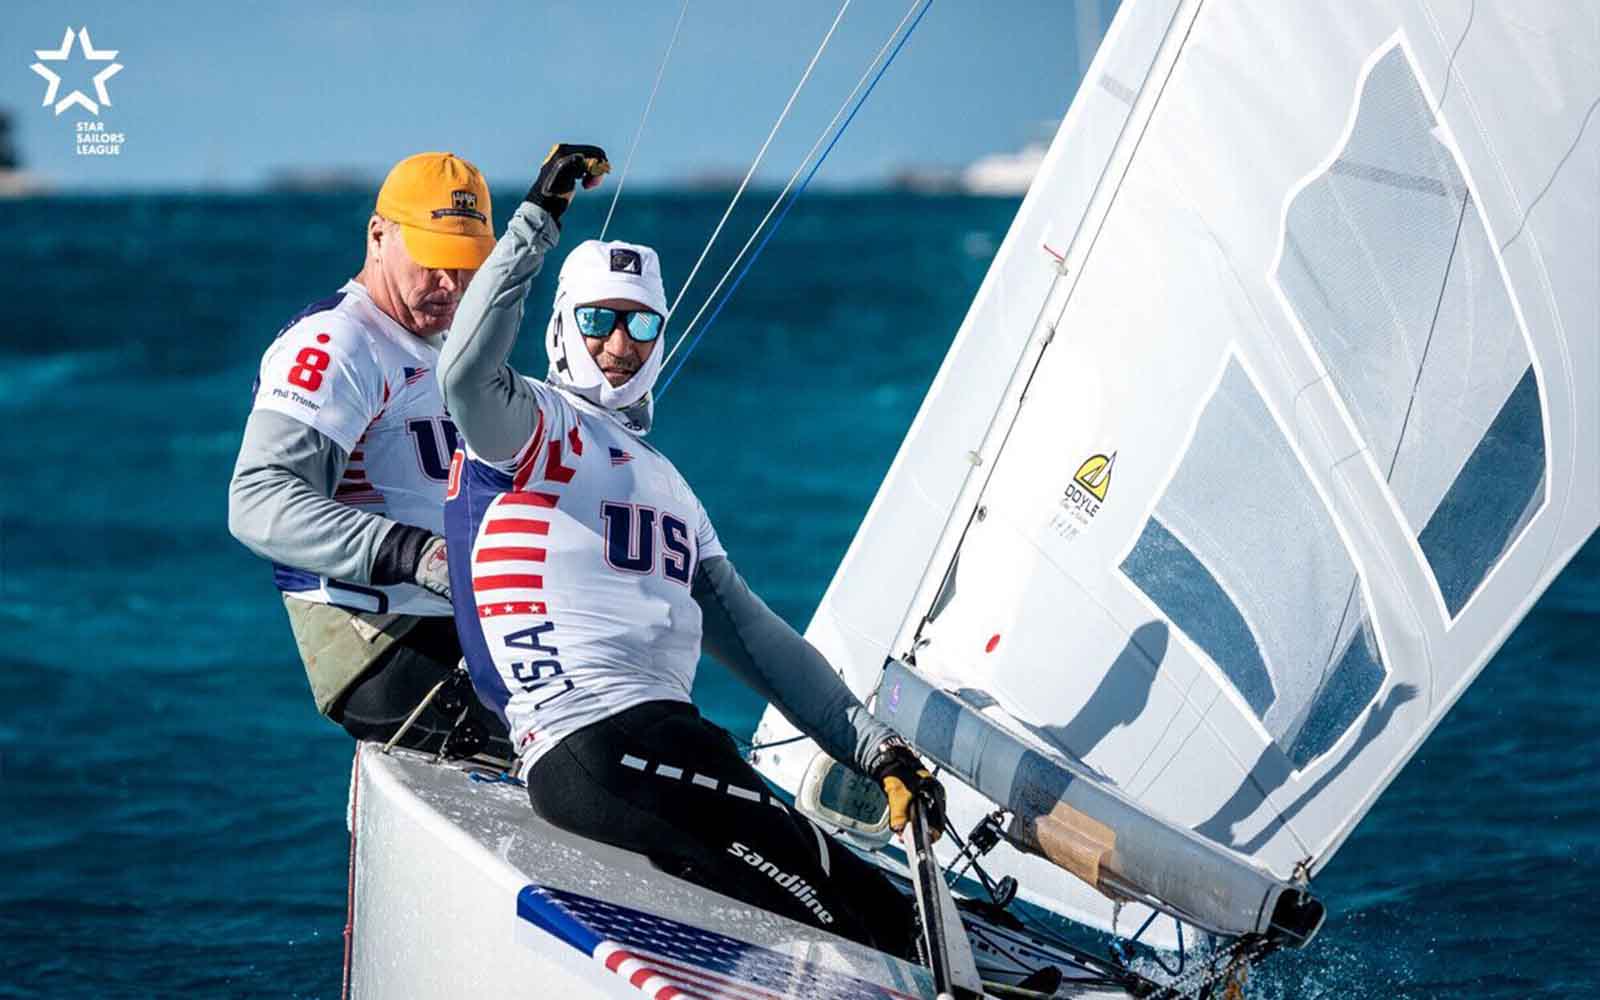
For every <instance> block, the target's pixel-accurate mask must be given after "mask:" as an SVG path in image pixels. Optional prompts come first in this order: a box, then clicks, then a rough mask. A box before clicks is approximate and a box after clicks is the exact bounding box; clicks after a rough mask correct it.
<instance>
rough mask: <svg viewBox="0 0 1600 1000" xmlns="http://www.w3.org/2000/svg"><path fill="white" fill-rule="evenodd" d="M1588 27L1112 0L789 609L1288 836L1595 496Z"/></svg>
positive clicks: (1320, 858)
mask: <svg viewBox="0 0 1600 1000" xmlns="http://www.w3.org/2000/svg"><path fill="white" fill-rule="evenodd" d="M1597 50H1600V11H1597V10H1596V9H1595V8H1593V7H1592V6H1588V5H1578V4H1535V5H1527V4H1514V3H1490V2H1484V0H1479V2H1477V3H1460V4H1438V3H1427V2H1408V3H1394V2H1370V3H1355V2H1351V3H1343V4H1338V5H1332V6H1329V5H1311V4H1283V3H1274V2H1266V0H1262V2H1256V3H1248V2H1233V3H1224V2H1215V0H1212V2H1205V3H1200V2H1179V0H1134V2H1132V3H1128V4H1125V5H1124V7H1123V9H1122V11H1121V12H1120V13H1119V14H1118V17H1117V20H1116V22H1115V24H1114V25H1113V27H1112V30H1111V32H1110V33H1109V34H1108V36H1107V40H1106V42H1105V44H1104V45H1103V46H1102V49H1101V52H1100V54H1099V55H1098V56H1097V57H1096V61H1095V63H1094V64H1093V65H1092V66H1091V68H1090V70H1089V74H1088V76H1087V77H1086V79H1085V81H1084V84H1083V86H1082V88H1081V90H1080V93H1079V95H1078V97H1077V99H1076V100H1075V101H1074V103H1073V106H1072V109H1071V111H1070V112H1069V114H1068V116H1067V118H1066V120H1065V121H1064V122H1063V124H1062V127H1061V129H1060V131H1059V133H1058V134H1057V136H1056V139H1055V141H1054V143H1053V144H1052V147H1051V150H1050V153H1049V155H1048V156H1047V158H1046V160H1045V163H1044V165H1043V167H1042V169H1041V172H1040V175H1039V177H1038V179H1037V180H1036V181H1035V183H1034V185H1033V188H1032V189H1031V190H1030V192H1029V194H1028V196H1027V198H1026V199H1025V200H1024V203H1023V205H1022V208H1021V209H1020V211H1019V213H1018V216H1017V219H1016V221H1015V223H1014V224H1013V226H1012V229H1011V232H1010V234H1009V235H1008V236H1007V239H1006V241H1005V243H1004V244H1003V245H1002V247H1001V249H1000V252H999V254H998V255H997V257H996V259H995V262H994V265H993V267H992V268H991V270H990V273H989V275H988V276H987V278H986V279H985V281H984V283H983V286H982V288H981V289H980V291H979V293H978V296H977V298H976V299H975V301H974V303H973V307H972V310H971V312H970V313H969V314H968V316H967V318H966V321H965V322H964V323H963V325H962V328H961V331H960V332H959V334H958V335H957V337H956V340H955V343H954V345H953V346H952V348H951V351H950V354H949V355H948V357H947V358H946V360H945V363H944V366H943V367H942V368H941V370H940V372H939V375H938V377H937V378H936V379H935V382H934V384H933V386H932V388H931V389H930V390H929V393H928V397H927V399H926V400H925V401H924V404H923V407H922V409H921V411H920V412H919V414H918V416H917V419H916V421H915V423H914V424H913V426H912V428H911V431H910V433H909V434H908V436H907V438H906V441H905V443H904V444H903V446H902V448H901V451H900V453H899V455H898V456H897V457H896V459H895V462H894V464H893V466H892V467H891V469H890V471H889V474H888V476H887V478H886V479H885V481H884V484H883V486H882V487H881V489H880V491H879V493H878V496H877V498H876V499H875V500H874V502H873V505H872V508H871V510H870V511H869V513H868V515H867V518H866V519H865V521H864V522H863V524H862V527H861V530H860V532H859V534H858V535H857V537H856V539H855V541H854V542H853V544H852V545H851V548H850V550H849V552H848V553H847V555H846V557H845V559H844V561H843V563H842V564H841V566H840V568H839V571H838V573H837V575H836V576H835V579H834V581H833V583H832V585H831V586H830V587H829V589H828V591H827V593H826V595H825V596H824V598H823V602H822V605H821V606H820V607H819V609H818V611H817V614H816V617H815V618H814V619H813V621H812V624H811V627H810V629H809V630H808V632H807V636H808V638H810V639H811V640H812V641H813V642H814V643H816V644H817V645H818V647H819V648H821V649H822V650H823V652H824V653H826V654H827V655H828V657H829V658H830V660H831V661H832V662H833V663H834V664H835V665H836V666H838V667H840V669H841V670H842V671H843V673H844V675H845V677H846V678H847V680H848V681H849V682H850V683H851V685H852V687H853V688H854V689H855V690H857V691H858V692H860V693H862V694H867V693H869V692H871V691H872V690H873V689H874V687H875V686H876V684H877V680H878V676H879V674H880V671H881V669H882V666H883V663H884V661H885V659H886V658H887V657H891V656H900V657H906V656H912V655H913V654H914V661H915V663H916V665H917V667H918V669H919V670H920V671H922V672H924V673H926V674H928V675H930V676H932V677H936V678H938V679H939V680H940V682H941V683H943V684H944V685H945V686H947V687H949V688H951V689H957V690H961V691H964V692H965V693H966V695H967V697H968V698H969V700H971V702H972V703H973V704H975V705H982V704H984V703H990V702H992V703H993V704H994V705H995V706H997V707H998V708H999V709H1001V710H1003V712H1004V713H1005V714H1006V715H1008V716H1009V717H1010V718H1011V719H1012V720H1014V721H1015V722H1016V723H1017V724H1018V725H1020V726H1022V727H1024V728H1026V729H1027V730H1028V731H1029V732H1031V734H1032V735H1033V737H1035V738H1037V739H1038V740H1040V741H1042V742H1043V743H1045V744H1047V745H1049V746H1051V747H1053V748H1055V749H1057V750H1059V751H1061V752H1064V753H1065V754H1067V755H1069V756H1070V757H1072V758H1075V759H1076V760H1077V761H1080V762H1082V763H1083V764H1084V765H1086V766H1087V767H1088V768H1090V769H1092V770H1093V771H1094V772H1097V773H1098V774H1099V775H1100V776H1101V777H1102V778H1103V780H1104V781H1105V782H1106V783H1107V784H1109V785H1112V786H1114V787H1115V788H1116V789H1118V790H1119V792H1120V793H1121V794H1123V795H1125V796H1128V797H1130V798H1131V799H1132V800H1134V801H1136V802H1137V803H1139V804H1140V805H1141V806H1142V807H1144V808H1146V809H1148V810H1149V812H1150V813H1152V814H1153V815H1156V816H1159V817H1163V818H1165V819H1166V820H1168V821H1170V822H1172V823H1173V824H1175V825H1178V826H1182V827H1187V828H1190V829H1192V830H1194V831H1196V832H1198V833H1200V834H1201V835H1203V836H1204V837H1206V838H1209V839H1210V840H1211V841H1212V842H1214V843H1216V844H1219V845H1221V846H1222V847H1224V848H1227V849H1228V850H1230V851H1233V852H1236V853H1237V854H1238V855H1239V856H1241V857H1242V858H1245V859H1248V860H1249V861H1251V862H1252V863H1254V864H1256V865H1259V866H1261V867H1262V868H1264V869H1265V870H1266V871H1269V872H1271V873H1272V874H1274V875H1276V876H1278V877H1280V878H1289V877H1291V876H1294V875H1295V874H1297V872H1298V873H1299V874H1307V875H1309V874H1314V873H1315V872H1316V871H1317V870H1319V869H1320V868H1321V867H1322V866H1323V865H1324V864H1326V863H1327V860H1328V858H1329V857H1330V856H1331V855H1332V853H1333V852H1334V851H1335V850H1336V849H1337V847H1338V846H1339V844H1340V843H1341V842H1342V841H1343V839H1344V838H1345V836H1347V835H1348V833H1349V832H1350V830H1351V828H1352V827H1353V826H1354V825H1355V823H1356V822H1358V821H1359V820H1360V818H1361V816H1362V815H1364V814H1365V812H1366V811H1367V810H1368V809H1369V808H1370V807H1371V804H1372V802H1373V801H1374V800H1375V798H1376V797H1377V795H1378V794H1379V793H1380V792H1381V791H1382V789H1383V788H1384V787H1385V785H1387V783H1388V782H1389V781H1390V780H1391V779H1392V778H1393V776H1394V774H1395V773H1396V772H1397V771H1398V769H1399V768H1400V767H1401V766H1402V765H1403V764H1404V762H1405V761H1406V760H1407V759H1408V758H1409V757H1410V756H1411V754H1412V753H1414V752H1415V750H1416V748H1417V747H1418V746H1419V745H1420V743H1421V741H1422V740H1423V739H1424V738H1425V737H1426V735H1427V733H1428V732H1429V731H1430V730H1431V729H1432V727H1433V726H1434V725H1435V724H1437V722H1438V720H1439V719H1440V717H1441V716H1442V715H1443V714H1444V712H1445V711H1446V710H1447V709H1448V708H1449V706H1450V705H1451V704H1453V703H1454V701H1455V700H1456V698H1458V697H1459V696H1460V694H1461V693H1462V691H1464V690H1465V688H1466V686H1467V685H1468V684H1469V683H1470V682H1471V680H1472V679H1473V677H1475V676H1476V675H1477V673H1478V672H1479V671H1480V670H1481V669H1482V668H1483V666H1484V664H1485V663H1486V662H1487V660H1488V658H1489V657H1490V656H1491V655H1492V654H1493V652H1494V651H1495V649H1497V648H1498V646H1499V645H1500V643H1501V642H1502V641H1503V640H1504V639H1505V637H1506V636H1507V634H1509V632H1510V630H1511V629H1512V628H1513V627H1514V626H1515V625H1516V623H1517V622H1518V621H1519V620H1520V619H1521V618H1522V616H1523V615H1524V614H1525V613H1526V611H1527V610H1528V608H1529V607H1530V606H1531V605H1532V603H1533V602H1534V600H1536V599H1537V597H1538V595H1539V594H1540V593H1541V592H1542V591H1543V590H1544V588H1545V587H1546V586H1547V585H1548V584H1549V582H1550V581H1551V580H1552V579H1553V578H1554V576H1555V575H1556V573H1558V572H1559V571H1560V569H1561V567H1562V566H1563V565H1565V563H1566V562H1567V560H1568V559H1569V558H1570V557H1571V555H1572V554H1573V553H1574V552H1575V551H1576V550H1577V548H1578V547H1579V546H1580V545H1581V544H1582V543H1583V542H1584V540H1585V539H1586V538H1587V537H1588V536H1589V535H1590V534H1591V533H1592V532H1593V531H1594V529H1595V527H1596V525H1597V523H1600V337H1597V336H1596V331H1597V330H1600V301H1597V281H1596V277H1595V276H1596V274H1597V273H1600V211H1597V192H1600V138H1597V137H1596V129H1597V128H1600V126H1596V125H1594V124H1593V123H1592V117H1593V112H1594V110H1595V107H1596V102H1597V99H1600V63H1597V62H1596V61H1595V60H1594V58H1593V53H1594V52H1595V51H1597ZM1059 257H1064V261H1062V263H1061V264H1060V265H1058V258H1059ZM913 647H915V648H914V649H913ZM785 729H786V727H784V726H782V725H781V724H780V723H779V721H778V720H777V719H776V718H775V717H772V716H771V715H769V717H768V718H767V719H766V720H764V721H763V726H762V730H761V736H762V737H763V738H765V737H768V736H774V735H779V734H781V733H782V732H784V731H785ZM803 757H804V755H803V754H796V753H794V752H792V751H788V750H785V751H781V752H774V753H772V754H769V755H768V756H767V759H765V760H763V761H762V765H763V767H764V768H766V769H767V770H768V772H769V773H770V774H773V775H774V776H775V777H776V778H777V779H778V780H780V781H783V782H785V783H788V784H790V785H791V787H792V784H793V782H794V781H795V780H796V779H797V777H798V768H800V767H803V764H804V760H803ZM957 799H958V800H960V801H961V802H962V805H961V808H958V810H957V813H958V816H959V815H960V814H961V813H962V812H963V811H964V812H965V813H966V814H967V815H968V817H969V818H970V817H972V816H974V815H975V814H976V810H977V809H979V808H981V807H982V806H983V803H982V802H979V801H974V800H975V799H976V797H975V796H969V797H965V798H963V797H962V796H957ZM998 857H999V860H998V862H997V863H996V865H994V866H993V867H995V868H998V869H999V870H1000V871H1010V872H1012V873H1014V874H1017V875H1018V877H1019V879H1020V880H1021V882H1022V884H1023V885H1024V887H1025V892H1029V893H1031V895H1032V896H1033V897H1034V898H1035V899H1036V900H1038V901H1042V902H1046V903H1048V904H1050V905H1053V906H1054V907H1055V908H1057V909H1059V910H1061V911H1063V912H1066V913H1068V914H1070V915H1073V916H1076V917H1078V918H1079V919H1084V920H1087V921H1089V922H1091V923H1096V924H1100V925H1102V926H1104V925H1105V924H1107V923H1108V921H1109V917H1110V906H1109V903H1106V902H1104V901H1101V900H1097V899H1096V898H1095V897H1093V896H1091V895H1090V894H1088V892H1087V890H1086V889H1084V888H1083V887H1081V886H1078V885H1076V884H1075V883H1073V882H1072V881H1071V880H1070V879H1069V878H1068V877H1066V876H1065V875H1064V874H1062V873H1059V872H1054V871H1053V870H1048V866H1046V865H1044V863H1043V862H1041V861H1040V860H1038V859H1034V858H1027V857H1024V856H1022V855H1020V854H1017V853H1015V852H1009V851H1007V849H1005V848H1002V849H1001V853H1000V855H999V856H998Z"/></svg>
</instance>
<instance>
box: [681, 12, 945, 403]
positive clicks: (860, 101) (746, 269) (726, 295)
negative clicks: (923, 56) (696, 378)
mask: <svg viewBox="0 0 1600 1000" xmlns="http://www.w3.org/2000/svg"><path fill="white" fill-rule="evenodd" d="M932 6H933V0H927V3H924V4H923V5H922V9H921V10H920V11H918V12H917V17H916V20H914V21H912V22H911V27H909V28H907V29H906V33H905V34H903V35H901V36H900V41H899V42H897V43H896V44H895V47H894V51H892V52H890V53H889V58H888V59H885V60H884V61H883V65H882V66H879V67H878V72H877V73H876V74H874V75H873V77H872V82H871V83H869V84H867V89H866V90H865V91H864V92H863V93H862V95H861V96H860V97H859V98H857V99H856V105H855V107H853V108H851V109H850V114H849V115H848V116H847V117H846V118H845V120H844V124H842V125H840V126H839V130H838V131H837V132H835V133H834V134H833V138H832V139H831V140H830V141H829V142H828V145H827V148H825V149H824V150H823V151H822V155H821V156H819V157H817V162H815V163H813V164H812V165H811V169H810V170H808V171H807V172H806V176H805V178H804V179H803V180H801V181H800V186H799V187H797V188H795V189H794V193H793V194H791V195H790V196H789V200H788V201H787V202H785V203H784V206H783V209H782V211H780V212H779V213H778V217H777V218H776V219H774V220H773V221H772V226H771V228H769V229H768V230H767V233H766V235H765V236H763V237H762V238H761V242H760V243H758V244H756V250H755V253H753V254H751V255H750V259H749V260H747V261H745V262H744V266H743V267H741V268H740V269H739V273H738V275H737V276H736V277H735V278H734V279H733V284H731V285H729V286H728V290H727V291H726V292H723V293H722V298H721V299H719V300H718V301H717V305H716V308H714V309H712V310H711V315H710V316H708V317H707V318H706V321H705V324H704V325H703V326H701V327H700V330H699V332H697V333H696V334H695V335H694V339H693V340H691V341H689V346H688V347H687V348H685V349H684V352H683V357H682V358H679V359H678V364H677V366H676V367H674V368H673V369H672V371H670V372H668V373H667V377H666V378H665V379H664V380H663V381H662V383H661V388H660V390H658V391H657V392H656V401H657V402H660V401H661V400H662V399H664V398H666V395H667V389H668V388H669V387H670V386H671V385H672V380H673V379H675V378H677V377H678V373H679V372H681V371H683V366H684V365H687V364H688V363H689V355H691V354H693V353H694V349H695V347H696V346H697V345H698V344H699V343H700V338H702V337H704V336H705V335H706V331H707V330H710V329H711V326H712V324H713V323H715V322H716V321H717V317H718V316H720V315H721V314H722V307H723V306H725V305H727V304H728V300H729V299H731V298H733V293H734V292H736V291H738V290H739V285H740V283H741V282H743V281H744V276H745V275H746V274H749V273H750V267H751V265H753V264H755V262H756V258H758V257H760V256H761V252H762V251H763V250H765V249H766V248H767V244H768V243H769V242H771V240H772V237H773V235H774V234H775V233H777V231H778V227H779V226H781V225H783V220H784V218H785V217H786V216H788V214H789V209H791V208H793V207H794V203H795V202H797V201H799V200H800V196H801V195H802V194H804V193H805V190H806V187H807V185H809V184H810V183H811V178H813V177H815V176H816V175H817V171H818V170H819V169H821V167H822V164H823V162H824V161H825V160H827V158H828V154H829V153H831V152H833V147H834V146H835V145H837V144H838V142H839V139H840V137H842V136H843V135H844V131H845V129H847V128H849V127H850V123H851V122H852V121H854V120H855V117H856V112H858V111H860V110H861V107H862V105H864V104H866V103H867V98H869V97H871V96H872V91H873V88H875V87H877V85H878V81H879V80H881V79H883V74H884V73H886V72H888V70H889V67H890V65H892V64H893V63H894V58H895V56H897V55H899V54H900V50H901V49H903V48H905V44H906V42H907V41H909V40H910V38H911V33H912V32H913V31H916V30H917V25H918V24H921V23H922V17H923V15H924V14H926V13H928V8H929V7H932Z"/></svg>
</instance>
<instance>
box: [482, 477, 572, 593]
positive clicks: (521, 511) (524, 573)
mask: <svg viewBox="0 0 1600 1000" xmlns="http://www.w3.org/2000/svg"><path fill="white" fill-rule="evenodd" d="M559 499H560V498H559V497H558V496H556V495H555V494H554V493H546V492H543V491H540V490H522V491H516V492H511V493H503V494H501V495H500V496H499V497H498V498H497V499H496V500H495V501H494V503H492V504H490V505H489V510H488V512H487V513H486V514H485V515H484V519H483V527H482V530H481V531H480V532H479V535H478V543H477V545H476V546H474V548H473V552H472V593H473V596H474V597H475V598H476V599H477V603H478V617H480V618H489V617H495V616H499V615H513V614H532V615H543V614H546V613H547V609H546V606H545V602H544V601H541V600H535V599H533V597H532V596H530V592H531V591H538V590H543V589H544V563H545V557H546V555H547V549H546V547H545V546H546V541H547V537H548V536H549V534H550V520H549V515H548V514H547V513H546V512H547V511H550V510H553V509H555V506H556V502H557V501H558V500H559Z"/></svg>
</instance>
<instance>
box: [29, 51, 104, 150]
mask: <svg viewBox="0 0 1600 1000" xmlns="http://www.w3.org/2000/svg"><path fill="white" fill-rule="evenodd" d="M74 42H77V48H78V51H79V52H80V53H81V59H73V58H72V49H73V43H74ZM33 54H34V55H35V56H37V57H38V60H39V61H38V62H36V63H34V64H33V65H32V66H29V67H28V68H29V69H31V70H33V71H34V72H35V73H37V74H39V76H41V77H43V78H44V83H45V89H44V100H43V101H41V102H40V107H46V108H50V109H52V110H53V111H54V113H55V116H56V117H58V118H59V117H60V116H61V115H62V113H63V112H65V111H66V110H67V109H68V108H82V109H83V110H84V112H86V113H87V114H90V115H94V116H95V120H84V121H79V122H78V123H77V127H76V133H77V139H76V149H75V150H74V151H75V152H76V153H77V154H78V155H79V156H120V155H122V145H123V143H124V142H125V141H126V137H125V136H124V135H123V134H122V133H121V132H109V131H107V130H106V126H105V122H103V121H100V120H98V119H99V116H100V112H101V109H102V108H108V107H110V106H111V92H110V91H109V90H108V89H107V84H108V82H109V81H110V80H111V78H112V77H114V76H116V75H117V74H118V73H120V72H122V64H121V63H119V62H117V61H116V58H117V50H116V49H97V48H95V47H94V42H92V41H91V40H90V39H89V29H88V28H87V27H84V28H79V29H78V30H77V31H74V30H72V28H71V27H70V26H69V27H68V28H67V31H66V34H64V35H62V36H61V46H60V47H59V48H54V49H34V50H33ZM102 64H103V65H102ZM96 70H97V72H93V75H92V76H90V77H89V80H88V84H87V86H88V87H89V90H92V91H93V93H92V95H91V93H90V92H89V91H87V90H84V89H82V88H77V87H74V88H73V89H72V90H68V91H66V92H65V93H62V91H63V90H64V88H63V86H62V79H63V77H65V78H66V80H67V81H68V82H69V83H78V82H81V81H82V79H83V77H84V76H85V74H88V73H90V72H91V71H96Z"/></svg>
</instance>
